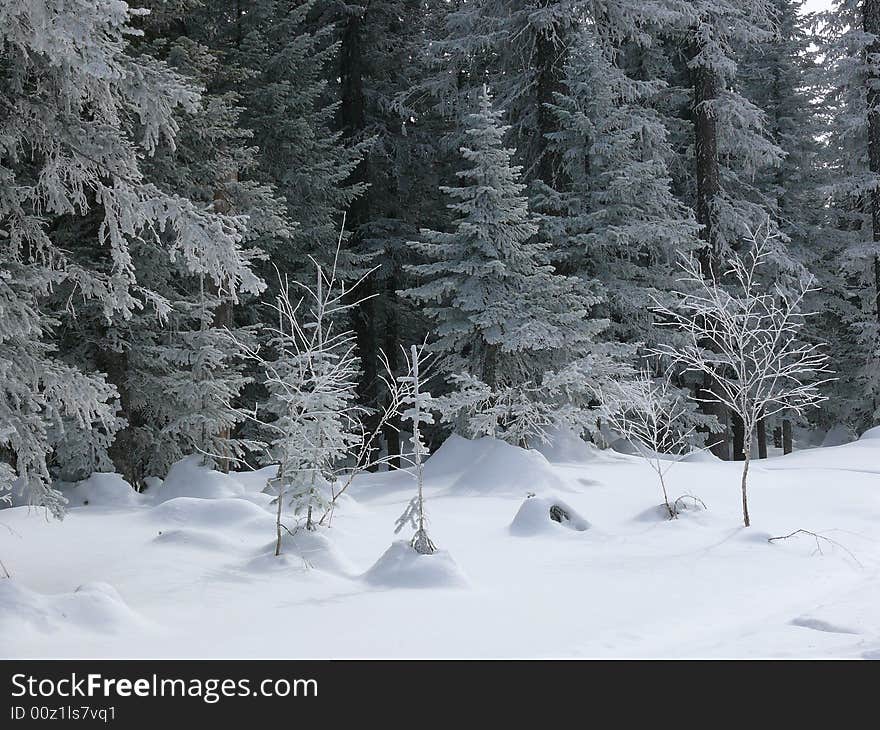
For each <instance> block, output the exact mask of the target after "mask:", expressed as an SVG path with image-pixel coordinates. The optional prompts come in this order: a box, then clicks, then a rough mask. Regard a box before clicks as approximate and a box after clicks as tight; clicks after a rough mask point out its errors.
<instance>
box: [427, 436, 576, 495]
mask: <svg viewBox="0 0 880 730" xmlns="http://www.w3.org/2000/svg"><path fill="white" fill-rule="evenodd" d="M450 475H457V478H454V480H453V481H452V483H451V485H450V491H451V492H453V493H457V494H489V493H491V494H515V495H517V496H521V495H522V494H524V493H527V492H543V491H547V490H554V489H562V488H564V484H563V481H562V480H561V479H560V477H559V476H558V475H557V474H556V472H555V471H554V470H553V467H552V466H551V464H550V462H549V461H547V459H546V457H545V456H544V455H543V454H540V453H538V452H537V451H535V450H533V449H522V448H520V447H518V446H511V445H510V444H508V443H506V442H504V441H500V440H499V439H494V438H490V437H488V436H486V437H483V438H480V439H475V440H470V439H463V438H461V437H460V436H451V437H450V438H448V439H447V440H446V441H445V442H444V443H443V445H442V446H441V447H440V448H439V449H437V451H436V452H435V453H434V455H433V456H431V457H430V458H429V459H428V461H427V462H426V464H425V478H426V479H438V478H442V477H444V476H445V477H447V478H449V476H450Z"/></svg>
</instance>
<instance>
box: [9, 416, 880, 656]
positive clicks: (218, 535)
mask: <svg viewBox="0 0 880 730" xmlns="http://www.w3.org/2000/svg"><path fill="white" fill-rule="evenodd" d="M561 437H562V438H564V439H565V441H564V442H562V443H558V444H556V445H554V444H549V445H547V446H545V447H544V448H542V452H543V453H539V452H538V451H534V450H524V449H520V448H517V447H514V446H510V445H508V444H504V443H502V442H499V441H496V440H493V439H490V438H483V439H479V440H476V441H469V440H467V439H462V438H458V437H453V438H451V439H449V440H448V441H447V442H446V443H445V444H444V445H443V446H442V448H440V449H438V451H437V453H436V454H435V455H434V456H432V457H431V458H430V459H429V460H428V462H427V464H426V485H425V495H426V500H427V502H426V505H427V512H428V516H429V518H430V522H429V528H428V532H429V534H430V536H431V538H432V539H433V541H434V542H435V543H436V545H437V546H438V548H439V550H438V552H437V553H435V554H434V555H430V556H423V555H417V554H416V553H415V552H414V551H413V550H412V549H411V548H410V547H409V545H408V543H407V539H408V537H409V533H408V532H406V531H405V532H403V533H402V534H401V535H398V536H396V537H395V535H394V534H393V526H394V522H395V519H396V518H397V516H398V515H399V514H400V513H401V512H402V511H403V509H404V507H405V505H406V503H407V502H408V501H409V500H410V499H411V497H412V496H413V494H414V490H415V483H414V479H413V478H412V475H411V474H409V473H407V472H382V473H377V474H367V475H363V476H361V477H359V478H358V479H356V481H355V483H354V484H353V485H352V487H351V489H350V490H349V494H346V495H345V499H341V500H340V505H339V507H338V509H337V510H336V511H335V512H334V514H333V517H332V520H331V521H330V524H329V526H325V527H323V528H321V529H320V530H319V531H318V532H314V533H307V532H305V531H304V530H302V529H297V530H295V531H294V535H293V536H290V535H288V534H287V533H285V534H284V540H283V554H282V555H281V556H280V557H276V556H275V555H274V534H275V530H274V505H272V504H271V502H272V497H271V496H270V495H268V494H264V493H263V491H262V490H263V488H264V486H265V483H266V480H267V479H268V478H269V477H271V476H272V474H273V471H272V469H271V468H269V469H263V470H260V471H257V472H251V473H247V474H229V475H225V474H219V473H217V472H212V471H210V470H208V469H206V468H204V467H202V466H200V465H199V461H198V459H197V458H191V459H186V460H184V461H182V462H180V463H179V464H177V465H176V466H175V467H174V469H172V471H171V473H170V474H169V476H168V478H167V479H166V480H165V483H164V484H160V483H159V482H158V481H156V480H153V481H152V482H151V486H150V488H149V489H148V490H147V491H146V492H145V493H144V494H136V493H134V492H127V491H126V485H125V483H124V482H122V480H121V478H120V477H118V476H117V475H108V474H104V475H94V476H93V477H91V478H90V479H88V480H86V481H85V482H80V483H79V484H77V485H63V488H64V490H65V493H66V494H67V495H68V499H69V501H70V509H69V512H68V515H67V517H66V518H65V519H64V520H63V521H61V522H58V521H51V520H47V519H46V517H45V515H44V514H43V513H42V512H41V511H39V510H34V509H29V508H28V507H26V506H19V507H11V508H8V509H4V510H0V560H2V561H3V563H4V565H5V566H6V568H7V569H8V570H9V572H10V573H11V574H12V576H13V577H12V579H0V656H2V657H4V658H10V657H186V658H190V657H288V658H324V657H853V658H858V657H863V658H880V611H878V609H877V606H878V605H880V429H874V430H873V431H872V432H868V433H866V434H864V435H863V436H862V438H861V439H859V440H857V441H854V442H852V443H848V444H844V445H840V446H833V447H826V448H815V449H808V450H804V451H797V452H795V453H793V454H790V455H788V456H779V457H771V458H770V459H767V460H760V461H755V462H753V465H752V471H751V499H750V508H751V514H752V527H750V528H744V527H742V525H741V512H740V493H739V474H740V466H741V465H740V464H738V463H730V462H722V461H720V460H715V459H707V458H705V457H700V458H696V459H695V460H693V461H683V462H681V463H678V464H675V465H674V466H673V467H672V468H671V469H670V471H669V472H668V474H667V486H668V489H669V494H670V498H671V499H674V498H675V497H677V496H678V495H680V494H691V495H694V496H695V497H698V498H699V499H700V500H702V501H704V502H705V504H706V506H707V509H705V510H704V509H696V508H692V509H687V510H683V512H682V515H681V517H680V518H679V519H677V520H672V521H670V520H667V519H664V517H663V510H662V509H660V508H659V507H658V505H659V504H660V502H661V493H660V489H659V485H658V483H657V480H656V475H655V474H654V473H653V472H652V471H651V469H650V468H649V467H648V466H647V465H646V464H645V463H644V462H643V461H642V460H641V459H639V458H638V457H636V456H631V455H624V454H619V453H615V452H613V451H598V450H596V449H593V448H591V447H588V446H586V445H580V444H577V443H575V442H573V441H572V440H571V436H570V435H564V434H563V435H561ZM530 493H531V494H534V495H535V496H534V497H530V498H527V495H528V494H530ZM563 500H564V501H563ZM86 502H88V503H87V504H86ZM553 504H557V505H560V506H563V507H564V508H565V509H566V511H568V512H569V513H570V514H571V515H573V516H574V517H575V518H576V520H577V521H578V523H577V524H578V525H580V526H583V527H585V528H588V529H582V530H581V529H568V528H570V527H572V525H568V526H566V525H563V524H560V523H558V522H554V521H552V520H550V519H549V508H550V506H552V505H553ZM687 504H688V506H693V507H696V506H697V503H695V502H694V501H693V500H688V501H687ZM285 524H287V525H288V526H289V527H290V528H294V527H295V524H296V522H295V518H294V516H293V515H286V518H285ZM798 529H803V530H809V531H812V532H815V533H819V534H821V535H823V536H825V537H826V538H828V540H823V539H820V540H818V541H817V540H816V539H815V538H813V537H811V536H809V535H805V534H800V535H797V536H794V537H792V538H790V539H787V540H781V541H776V542H773V543H770V542H768V538H769V537H771V536H780V535H787V534H789V533H791V532H793V531H795V530H798ZM389 546H390V547H389ZM0 572H2V571H0ZM416 625H417V626H418V630H415V629H414V627H415V626H416Z"/></svg>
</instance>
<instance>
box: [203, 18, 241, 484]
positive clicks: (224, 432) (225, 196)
mask: <svg viewBox="0 0 880 730" xmlns="http://www.w3.org/2000/svg"><path fill="white" fill-rule="evenodd" d="M238 25H239V26H240V25H241V23H238ZM237 181H238V170H235V169H232V170H230V171H229V172H228V174H227V177H226V179H225V180H221V181H220V184H219V185H218V186H217V188H216V189H215V190H214V202H213V204H214V210H215V211H216V212H217V213H220V214H223V215H227V214H229V213H231V212H232V199H231V197H230V195H229V192H228V190H227V188H226V183H229V182H237ZM208 285H209V287H210V290H211V293H212V294H213V295H214V296H218V298H219V304H218V305H217V308H216V309H215V310H214V318H213V321H212V322H211V326H212V327H228V328H229V329H232V325H233V307H232V297H231V296H229V294H227V295H226V296H222V297H221V296H219V295H220V292H219V289H218V288H217V285H216V284H214V282H213V281H210V280H209V283H208ZM217 437H218V438H221V439H229V438H231V437H232V431H231V429H230V428H228V427H226V428H221V429H220V430H219V431H218V432H217ZM202 446H203V448H205V450H206V451H207V450H208V448H207V444H203V445H202ZM205 458H206V459H209V457H205ZM229 467H230V461H229V459H218V460H217V463H215V464H214V468H215V469H217V470H218V471H222V472H224V473H229Z"/></svg>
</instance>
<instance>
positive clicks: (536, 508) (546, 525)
mask: <svg viewBox="0 0 880 730" xmlns="http://www.w3.org/2000/svg"><path fill="white" fill-rule="evenodd" d="M589 527H590V523H589V522H587V521H586V520H585V519H584V518H583V517H581V516H580V515H579V514H578V512H577V510H575V509H574V508H573V507H571V506H570V505H568V504H567V503H566V502H563V501H562V500H561V499H559V498H558V497H529V498H527V499H526V500H525V501H524V502H523V503H522V505H520V508H519V510H518V511H517V513H516V516H515V517H514V518H513V522H511V523H510V534H511V535H516V536H517V537H529V536H531V535H539V534H546V533H550V534H555V533H558V531H559V530H574V531H575V532H583V531H584V530H587V529H589Z"/></svg>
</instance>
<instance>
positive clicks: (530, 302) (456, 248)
mask: <svg viewBox="0 0 880 730" xmlns="http://www.w3.org/2000/svg"><path fill="white" fill-rule="evenodd" d="M501 116H502V114H501V112H500V111H497V110H495V109H494V108H493V107H492V101H491V98H490V96H489V92H488V89H487V88H484V89H483V91H482V93H481V95H480V99H479V107H478V109H477V111H476V112H475V113H473V114H471V115H469V117H468V122H467V126H466V129H467V132H466V134H467V139H468V145H467V146H465V147H462V150H461V154H462V157H463V158H464V161H465V162H466V163H467V165H468V166H467V167H466V168H465V169H464V170H462V171H460V172H459V173H458V177H459V179H460V181H461V183H460V185H459V186H455V187H449V186H445V187H443V188H441V190H442V191H443V193H444V194H446V195H447V196H449V198H450V199H451V201H452V202H450V203H449V208H450V210H451V211H453V213H454V214H455V220H454V222H453V225H452V230H450V231H434V230H423V231H422V236H421V239H420V240H419V241H415V242H413V244H412V245H413V246H414V247H415V248H416V250H417V251H419V252H420V253H421V254H422V255H423V256H425V258H426V259H427V262H426V263H422V264H417V265H413V266H412V267H411V270H412V272H413V274H415V275H416V276H417V277H419V279H420V280H421V282H422V283H421V284H420V285H419V286H416V287H413V288H411V289H408V290H406V291H405V292H403V295H404V296H406V297H407V298H409V299H412V300H414V301H416V302H419V303H421V304H422V305H423V306H424V312H425V314H426V315H427V316H428V317H430V319H431V320H432V322H433V325H434V334H435V335H436V340H435V342H434V343H433V345H432V347H433V349H434V350H435V351H437V352H438V353H439V356H440V363H439V367H440V369H441V370H442V371H444V372H445V373H446V374H447V375H449V376H464V379H462V380H459V383H460V384H461V385H462V386H463V387H464V388H465V389H468V390H473V389H474V387H475V380H476V381H477V382H478V383H480V384H483V385H485V387H486V388H488V390H489V391H490V392H492V391H502V390H504V389H506V388H510V387H514V388H516V387H522V388H527V389H531V388H532V386H539V385H540V384H541V383H542V381H543V380H544V378H545V376H546V375H547V374H548V373H549V372H550V371H552V370H553V369H554V368H559V367H562V366H564V365H566V364H569V363H571V362H572V361H573V360H576V359H577V358H578V357H579V356H582V355H584V354H585V353H586V352H588V351H589V350H590V349H591V348H593V347H594V341H595V339H596V338H597V336H598V335H599V333H600V332H601V331H602V330H603V329H604V327H605V326H606V324H607V322H606V321H604V320H594V319H591V318H590V316H589V311H590V309H591V308H592V307H593V306H594V305H595V304H596V302H597V301H598V298H597V297H596V296H595V294H593V293H592V292H590V291H589V290H588V289H586V288H585V287H584V286H583V283H582V282H581V281H580V280H578V279H576V278H573V277H567V276H562V275H559V274H557V273H555V272H554V269H553V267H552V265H550V264H549V262H548V258H547V248H548V244H547V243H546V242H545V241H541V240H539V239H538V238H537V237H536V234H537V233H538V226H537V222H536V218H535V216H534V215H533V214H532V213H531V212H530V211H529V208H528V200H527V198H526V197H525V195H524V191H525V185H524V184H523V183H522V182H519V181H518V176H519V174H520V172H521V168H520V167H519V166H516V165H512V164H511V159H512V157H513V155H514V151H513V150H512V149H510V148H506V147H504V146H503V139H504V135H505V133H506V132H507V128H506V126H505V125H503V124H502V122H501ZM598 350H601V347H597V351H598ZM477 387H479V386H477Z"/></svg>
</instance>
